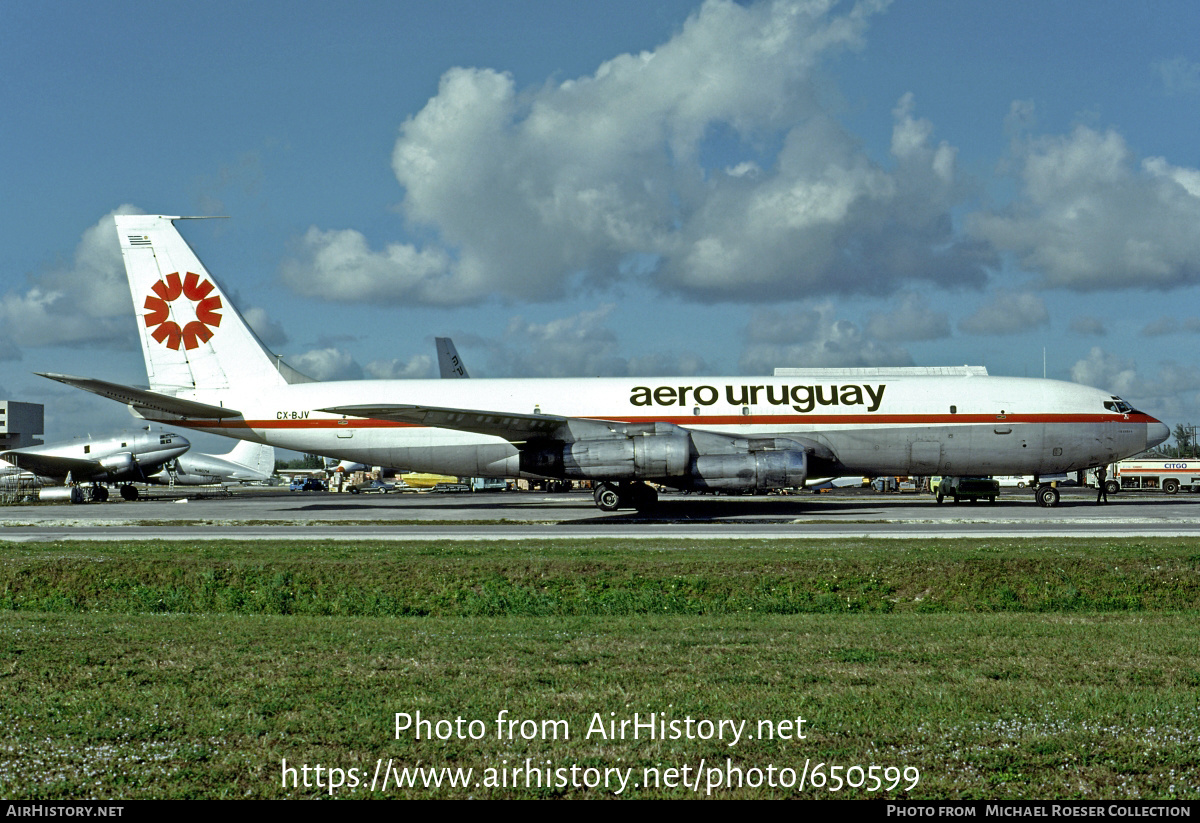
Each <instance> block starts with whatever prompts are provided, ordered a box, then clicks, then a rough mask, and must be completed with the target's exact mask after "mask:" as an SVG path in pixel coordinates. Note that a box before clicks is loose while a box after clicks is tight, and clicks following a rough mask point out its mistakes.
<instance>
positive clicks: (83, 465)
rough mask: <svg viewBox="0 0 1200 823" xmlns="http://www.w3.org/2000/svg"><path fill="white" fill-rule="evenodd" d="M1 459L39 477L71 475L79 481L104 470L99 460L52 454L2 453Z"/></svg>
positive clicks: (20, 451) (15, 451) (16, 451)
mask: <svg viewBox="0 0 1200 823" xmlns="http://www.w3.org/2000/svg"><path fill="white" fill-rule="evenodd" d="M0 459H3V460H7V461H8V462H9V463H12V464H13V465H14V466H16V467H18V468H20V469H22V470H24V471H28V472H33V473H34V474H36V475H38V476H39V477H66V476H67V475H68V474H71V475H74V476H75V477H76V478H77V479H85V478H87V477H90V476H91V475H93V474H95V473H96V472H97V471H100V470H102V468H103V467H102V466H101V465H100V462H99V461H98V460H84V459H82V458H79V457H56V456H54V455H51V454H30V453H27V452H25V451H23V450H21V449H13V450H12V451H6V452H0Z"/></svg>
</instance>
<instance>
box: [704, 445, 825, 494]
mask: <svg viewBox="0 0 1200 823" xmlns="http://www.w3.org/2000/svg"><path fill="white" fill-rule="evenodd" d="M807 478H808V454H807V453H806V452H804V451H803V450H769V451H755V452H749V453H747V454H702V455H699V456H698V457H697V458H696V461H695V465H694V466H693V469H692V477H691V486H690V488H693V489H697V490H701V491H758V490H765V489H783V488H788V487H790V486H803V485H804V481H805V480H806V479H807Z"/></svg>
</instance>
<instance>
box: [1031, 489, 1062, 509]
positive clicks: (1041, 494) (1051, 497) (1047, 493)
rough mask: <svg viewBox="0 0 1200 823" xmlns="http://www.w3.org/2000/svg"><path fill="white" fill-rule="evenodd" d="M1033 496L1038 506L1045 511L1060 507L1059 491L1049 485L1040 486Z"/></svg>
mask: <svg viewBox="0 0 1200 823" xmlns="http://www.w3.org/2000/svg"><path fill="white" fill-rule="evenodd" d="M1033 494H1034V498H1035V499H1036V500H1037V503H1038V505H1039V506H1041V507H1042V508H1044V509H1053V508H1054V507H1055V506H1057V505H1058V489H1056V488H1054V487H1053V486H1051V485H1049V484H1045V485H1041V486H1038V487H1037V491H1035V492H1034V493H1033Z"/></svg>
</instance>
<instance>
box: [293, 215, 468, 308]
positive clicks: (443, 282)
mask: <svg viewBox="0 0 1200 823" xmlns="http://www.w3.org/2000/svg"><path fill="white" fill-rule="evenodd" d="M450 269H451V263H450V259H449V257H448V256H447V255H446V254H445V253H444V252H442V251H439V250H437V249H426V250H418V249H416V248H415V247H413V246H411V245H407V244H401V243H396V244H392V245H390V246H388V247H387V249H385V250H384V251H383V252H373V251H371V250H370V248H369V247H368V245H367V239H366V237H364V236H363V235H362V233H360V232H357V231H354V230H353V229H343V230H340V231H321V230H320V229H318V228H316V227H313V228H310V229H309V230H308V232H306V233H305V235H304V237H303V238H302V239H301V240H300V244H299V256H298V257H294V258H292V259H290V260H286V261H284V263H283V266H282V267H281V274H282V277H283V281H284V282H285V283H287V284H288V285H289V286H291V287H292V288H293V289H295V290H296V291H297V292H299V293H300V294H303V295H306V296H308V297H318V298H321V299H322V300H339V301H359V300H361V301H366V302H373V301H384V302H395V303H405V302H414V303H427V304H435V305H437V304H453V303H459V302H464V299H463V298H464V297H466V298H468V299H469V298H470V297H472V296H476V295H477V294H478V292H474V293H471V294H467V293H464V292H462V290H461V286H462V284H461V283H455V282H453V281H452V277H451V274H450Z"/></svg>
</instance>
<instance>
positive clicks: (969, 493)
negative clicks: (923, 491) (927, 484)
mask: <svg viewBox="0 0 1200 823" xmlns="http://www.w3.org/2000/svg"><path fill="white" fill-rule="evenodd" d="M999 493H1000V483H999V482H998V481H997V480H995V479H993V478H991V477H943V478H942V482H941V483H940V484H939V485H938V488H937V502H939V503H941V502H942V500H943V499H944V498H947V497H953V498H954V502H955V503H957V502H958V501H959V500H960V499H961V498H966V499H967V500H970V501H971V502H972V503H974V502H975V501H976V500H978V499H979V498H981V497H986V498H987V499H988V502H989V503H995V502H996V495H998V494H999Z"/></svg>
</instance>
